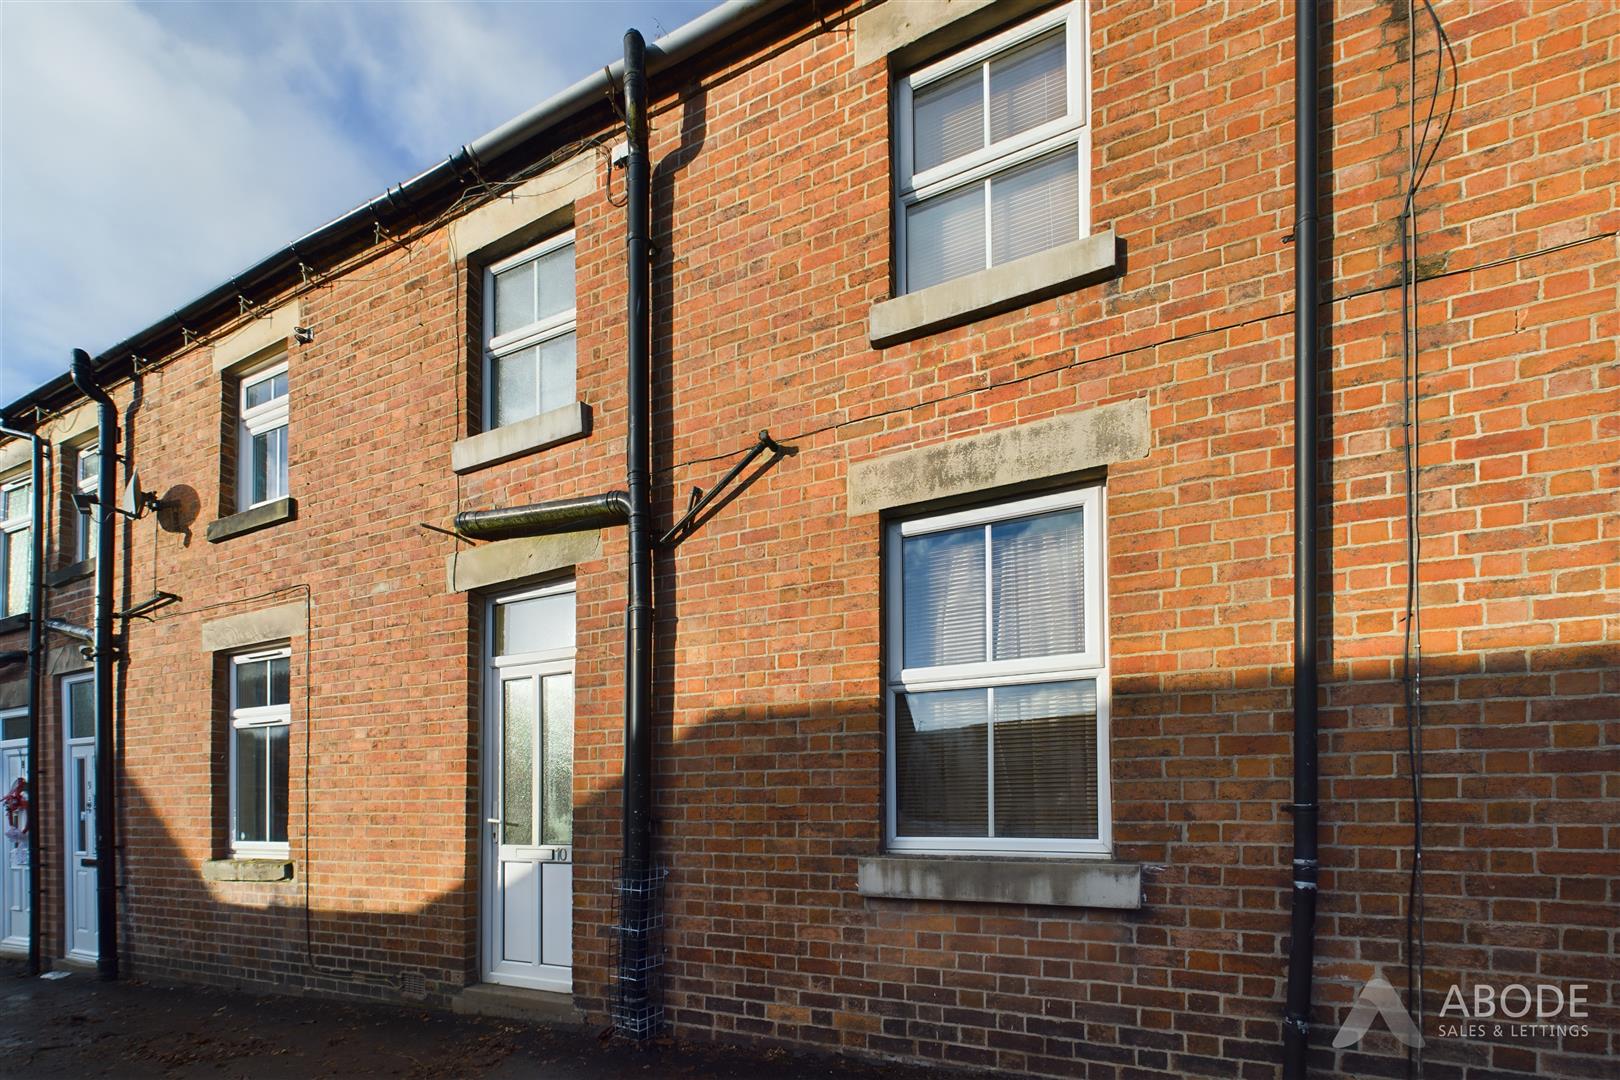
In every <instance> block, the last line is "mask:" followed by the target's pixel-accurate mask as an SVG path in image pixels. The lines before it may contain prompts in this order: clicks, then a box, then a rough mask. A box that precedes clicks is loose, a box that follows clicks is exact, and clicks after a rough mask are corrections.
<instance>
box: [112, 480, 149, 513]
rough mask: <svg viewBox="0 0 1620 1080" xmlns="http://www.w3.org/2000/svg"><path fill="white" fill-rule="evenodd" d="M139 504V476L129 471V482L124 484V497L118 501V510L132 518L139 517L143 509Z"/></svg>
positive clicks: (140, 500)
mask: <svg viewBox="0 0 1620 1080" xmlns="http://www.w3.org/2000/svg"><path fill="white" fill-rule="evenodd" d="M141 503H142V499H141V474H140V473H138V472H136V471H135V470H134V469H131V470H129V480H128V481H126V482H125V484H124V497H123V498H122V499H119V500H118V509H120V510H122V511H123V512H124V513H125V514H127V515H128V516H130V517H132V518H133V517H140V516H141V510H142V509H143V507H142V505H141Z"/></svg>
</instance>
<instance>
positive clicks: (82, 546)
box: [73, 510, 93, 562]
mask: <svg viewBox="0 0 1620 1080" xmlns="http://www.w3.org/2000/svg"><path fill="white" fill-rule="evenodd" d="M75 522H76V524H75V531H74V533H73V557H74V561H75V562H80V561H83V560H85V559H88V558H89V557H90V545H91V544H92V543H93V541H92V539H91V536H90V530H91V528H92V527H93V523H92V522H91V520H90V515H89V513H87V512H86V511H83V510H81V511H79V513H78V516H77V518H76V519H75Z"/></svg>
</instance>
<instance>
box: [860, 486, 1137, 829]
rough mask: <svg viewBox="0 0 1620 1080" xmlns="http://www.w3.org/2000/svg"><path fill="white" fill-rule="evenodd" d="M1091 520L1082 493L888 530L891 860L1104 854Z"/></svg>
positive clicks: (1096, 571) (1099, 538)
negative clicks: (919, 855)
mask: <svg viewBox="0 0 1620 1080" xmlns="http://www.w3.org/2000/svg"><path fill="white" fill-rule="evenodd" d="M1102 507H1103V497H1102V489H1101V487H1097V486H1091V487H1085V488H1080V489H1077V490H1074V491H1067V492H1062V493H1058V494H1051V495H1041V496H1036V497H1033V498H1026V499H1021V500H1018V501H1016V502H1006V503H1000V504H997V505H993V506H986V507H980V508H976V509H972V510H964V511H958V512H952V513H945V514H938V515H934V516H932V517H925V518H916V519H912V520H907V521H899V522H895V523H892V524H890V525H889V526H888V536H887V555H886V558H887V567H886V582H887V583H886V601H887V603H886V609H887V610H886V626H885V641H884V646H885V655H886V665H887V672H886V695H885V696H886V699H887V700H886V703H885V705H886V712H887V721H886V726H887V754H886V772H887V777H886V780H887V782H886V785H885V789H886V798H885V800H884V802H885V807H884V809H885V816H886V823H885V824H886V828H885V834H886V841H887V844H888V847H889V849H890V850H893V851H923V852H940V853H974V854H986V853H992V852H999V853H1002V854H1030V855H1036V854H1054V855H1056V854H1087V855H1105V854H1108V853H1109V852H1110V850H1111V848H1110V842H1111V837H1110V814H1109V783H1108V705H1109V691H1108V667H1107V648H1106V643H1105V641H1104V631H1103V627H1104V625H1105V623H1104V596H1103V581H1102V558H1103V535H1102V531H1103V520H1102V513H1103V509H1102Z"/></svg>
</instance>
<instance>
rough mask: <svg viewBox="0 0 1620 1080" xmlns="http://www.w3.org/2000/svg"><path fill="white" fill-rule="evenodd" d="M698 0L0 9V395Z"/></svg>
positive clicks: (418, 163) (99, 344) (516, 108)
mask: <svg viewBox="0 0 1620 1080" xmlns="http://www.w3.org/2000/svg"><path fill="white" fill-rule="evenodd" d="M709 6H711V4H710V3H709V2H707V0H644V2H640V3H583V2H579V3H560V2H559V3H539V4H512V3H505V4H489V5H475V4H466V3H412V4H378V3H347V4H315V3H301V4H184V3H172V4H161V5H154V6H151V7H145V6H139V5H136V4H134V3H130V2H128V0H119V2H108V3H96V4H65V3H53V4H41V3H22V2H15V0H14V2H10V3H3V4H0V403H4V402H7V401H11V400H13V399H14V398H16V397H18V396H20V395H22V394H23V393H25V392H27V390H28V389H30V388H31V387H32V386H34V385H35V384H37V383H39V382H42V381H44V380H46V379H48V378H51V377H53V376H55V375H57V374H59V373H60V372H62V371H63V370H65V368H66V365H67V357H68V353H69V350H70V349H72V348H74V347H80V348H84V349H88V350H90V351H91V352H92V353H94V352H98V351H100V350H104V349H106V348H109V347H111V346H112V345H113V344H115V343H116V342H118V341H120V340H122V339H123V338H125V337H127V336H129V335H130V334H132V333H135V332H136V331H138V330H140V329H141V328H142V327H144V326H147V325H149V324H151V323H153V322H155V321H157V320H158V319H161V318H162V317H163V316H164V315H166V314H167V313H168V312H170V311H172V310H173V309H174V308H176V307H178V306H180V305H181V304H183V303H185V302H186V301H188V300H190V299H191V298H192V297H194V296H197V295H199V294H201V293H202V292H204V291H206V290H207V289H209V288H211V287H213V286H214V285H216V284H218V283H219V282H221V281H224V280H226V279H227V278H228V277H229V276H230V275H231V274H232V273H235V272H236V271H238V270H240V269H243V268H245V267H246V266H248V265H250V264H252V263H253V262H255V261H257V260H258V259H259V258H261V257H263V256H264V255H267V254H269V253H270V252H271V251H273V250H275V249H276V248H277V247H279V246H280V245H282V244H284V243H286V242H287V241H288V240H291V239H293V238H294V237H297V236H299V235H302V234H303V233H305V232H307V231H309V230H310V229H312V228H314V227H316V226H317V225H319V224H321V223H322V222H324V221H326V220H329V219H330V218H332V217H334V216H336V215H337V214H340V213H342V212H344V211H346V210H347V209H349V208H350V207H352V206H354V205H356V204H358V203H359V202H361V201H363V200H364V199H366V198H369V197H370V196H372V195H375V194H376V193H377V192H379V191H381V190H382V189H383V188H384V187H385V186H387V185H388V184H390V183H395V182H397V181H399V180H401V179H403V178H405V177H407V176H410V175H413V174H414V173H416V172H417V171H419V170H420V169H421V168H423V167H425V166H427V165H429V164H431V163H432V162H434V161H436V160H438V159H440V158H442V157H443V156H444V155H445V154H448V153H449V152H450V151H451V150H452V149H454V148H455V147H457V146H459V145H461V144H462V143H464V142H468V141H470V140H472V139H473V138H475V137H476V136H478V135H479V134H482V133H483V132H484V131H486V130H488V129H490V128H492V127H494V126H495V125H497V124H499V123H501V122H502V121H504V120H506V119H508V118H509V117H511V116H513V115H516V114H517V113H518V112H521V111H522V110H523V109H525V108H527V107H528V106H530V105H532V104H534V103H535V102H537V101H539V100H541V99H542V98H544V97H545V96H547V95H548V94H550V93H553V92H555V91H556V90H558V89H560V88H561V87H563V86H565V85H567V84H568V83H570V82H572V81H574V80H575V79H577V78H579V77H581V76H583V75H585V74H587V73H589V71H590V70H591V69H592V67H593V66H594V65H596V64H601V63H606V62H608V61H610V60H612V59H613V58H614V57H616V56H617V55H619V35H620V33H621V32H622V30H623V27H624V26H626V25H638V26H641V27H643V29H644V31H646V32H648V36H649V37H652V36H655V35H656V34H657V33H658V31H659V25H660V24H661V26H662V28H663V29H666V30H667V29H672V28H674V27H675V26H677V25H679V24H680V23H681V22H684V21H685V20H687V19H689V18H692V17H694V16H695V15H696V14H698V13H700V12H701V11H702V10H704V9H705V8H707V7H709Z"/></svg>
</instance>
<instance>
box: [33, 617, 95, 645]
mask: <svg viewBox="0 0 1620 1080" xmlns="http://www.w3.org/2000/svg"><path fill="white" fill-rule="evenodd" d="M45 625H46V626H48V627H49V628H50V629H52V630H55V631H56V632H57V633H59V634H66V635H67V636H68V637H76V638H78V639H79V640H80V641H94V640H95V639H96V635H95V631H93V630H91V629H90V628H89V627H88V626H80V625H79V624H78V623H70V622H68V621H67V620H66V619H46V620H45Z"/></svg>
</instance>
